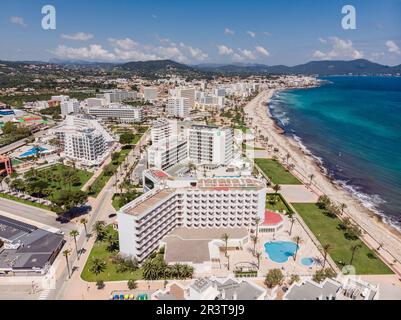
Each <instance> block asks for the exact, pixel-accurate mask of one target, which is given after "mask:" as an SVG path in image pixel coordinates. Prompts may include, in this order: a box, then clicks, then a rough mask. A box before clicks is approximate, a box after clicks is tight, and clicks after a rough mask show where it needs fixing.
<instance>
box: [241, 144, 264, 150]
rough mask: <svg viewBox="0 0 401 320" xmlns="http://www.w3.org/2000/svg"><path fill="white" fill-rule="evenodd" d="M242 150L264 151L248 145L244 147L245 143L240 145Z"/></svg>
mask: <svg viewBox="0 0 401 320" xmlns="http://www.w3.org/2000/svg"><path fill="white" fill-rule="evenodd" d="M242 149H243V150H265V149H264V148H259V147H255V146H249V145H246V144H245V143H243V144H242Z"/></svg>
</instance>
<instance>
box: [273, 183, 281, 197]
mask: <svg viewBox="0 0 401 320" xmlns="http://www.w3.org/2000/svg"><path fill="white" fill-rule="evenodd" d="M273 190H274V192H275V194H276V195H277V193H278V192H279V191H280V190H281V186H280V185H279V184H276V185H274V187H273Z"/></svg>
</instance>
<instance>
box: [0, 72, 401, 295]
mask: <svg viewBox="0 0 401 320" xmlns="http://www.w3.org/2000/svg"><path fill="white" fill-rule="evenodd" d="M31 67H32V68H33V67H34V66H31ZM62 80H63V79H59V82H60V83H62ZM86 80H87V82H88V83H90V82H91V81H94V80H93V79H91V78H88V79H86ZM96 81H97V80H96ZM107 82H108V83H109V84H110V83H112V84H113V87H114V88H113V89H100V90H96V91H95V92H89V91H86V92H85V93H83V92H81V93H80V94H79V95H78V94H77V93H76V92H73V93H70V92H68V90H63V92H57V94H54V95H50V96H49V97H48V98H47V99H45V100H38V99H37V97H40V96H41V95H40V94H39V92H36V90H37V89H34V88H3V89H2V95H3V97H7V100H5V101H4V102H2V103H1V104H0V108H1V109H0V115H1V119H0V123H1V130H2V134H1V136H0V141H1V149H0V151H1V158H0V161H1V163H0V166H1V167H0V169H1V170H0V172H1V174H2V178H1V190H0V240H1V241H0V288H1V290H0V299H25V300H47V299H49V300H53V299H60V300H378V299H399V298H401V282H400V281H399V279H400V275H401V263H400V261H401V242H400V234H399V233H398V231H397V230H395V229H393V228H392V227H391V226H390V225H388V224H386V223H385V222H384V221H383V220H382V219H381V218H380V217H379V216H377V215H375V214H374V213H372V212H371V211H370V210H369V209H368V208H366V207H364V206H363V204H362V203H361V202H360V201H359V200H358V199H357V198H356V197H354V196H353V195H352V194H351V193H350V192H349V191H347V190H344V189H343V188H341V186H339V185H337V184H336V183H335V182H333V181H332V180H331V179H330V177H329V176H328V175H327V174H326V172H325V171H324V170H323V168H322V167H321V165H320V164H319V163H318V162H317V161H316V159H315V158H314V157H313V155H312V154H311V153H310V152H308V151H307V150H305V148H303V147H302V145H300V144H299V143H298V142H297V141H296V140H294V139H293V137H292V136H291V135H288V134H286V132H285V131H284V130H283V128H281V127H280V125H279V123H277V122H276V121H275V119H274V117H272V115H271V114H270V111H269V104H270V101H271V99H272V98H273V97H274V96H275V95H277V94H280V92H282V91H283V90H288V89H307V88H313V87H317V86H320V85H322V83H321V81H320V80H319V79H318V78H316V77H314V76H303V75H277V76H255V75H252V76H249V77H245V78H244V77H241V78H240V77H237V76H220V77H215V78H214V79H203V78H202V77H199V78H197V79H192V80H191V79H186V78H185V77H182V76H180V75H179V74H175V73H174V71H170V74H168V75H167V76H165V77H160V78H157V79H148V78H146V77H140V76H133V77H129V78H118V79H108V80H107ZM27 89H28V90H27ZM27 92H29V95H28V97H35V99H31V100H30V99H29V98H28V99H27V98H26V96H27ZM21 97H23V99H21ZM10 98H11V99H10Z"/></svg>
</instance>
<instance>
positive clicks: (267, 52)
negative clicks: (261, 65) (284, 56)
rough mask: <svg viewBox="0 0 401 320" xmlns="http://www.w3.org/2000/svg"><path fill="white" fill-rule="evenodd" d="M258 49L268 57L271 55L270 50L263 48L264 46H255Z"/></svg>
mask: <svg viewBox="0 0 401 320" xmlns="http://www.w3.org/2000/svg"><path fill="white" fill-rule="evenodd" d="M255 49H256V51H257V52H258V53H259V54H261V55H262V56H265V57H268V56H270V53H269V51H267V49H266V48H263V47H262V46H256V47H255Z"/></svg>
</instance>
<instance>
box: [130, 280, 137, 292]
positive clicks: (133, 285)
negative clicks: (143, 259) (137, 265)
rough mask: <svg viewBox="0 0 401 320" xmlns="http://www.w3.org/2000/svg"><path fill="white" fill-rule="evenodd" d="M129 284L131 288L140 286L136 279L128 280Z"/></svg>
mask: <svg viewBox="0 0 401 320" xmlns="http://www.w3.org/2000/svg"><path fill="white" fill-rule="evenodd" d="M127 285H128V289H129V290H135V289H137V288H138V283H137V282H136V280H134V279H131V280H128V283H127Z"/></svg>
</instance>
